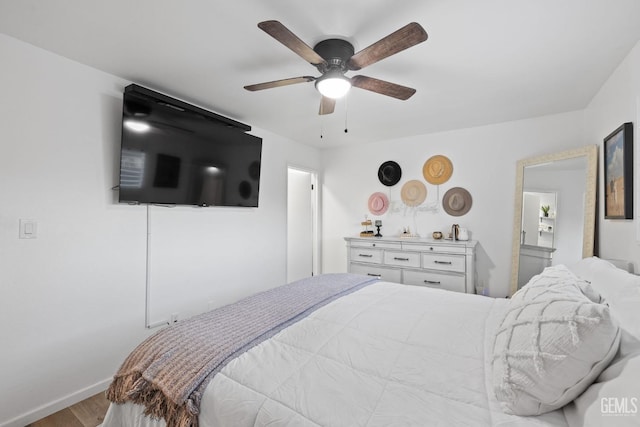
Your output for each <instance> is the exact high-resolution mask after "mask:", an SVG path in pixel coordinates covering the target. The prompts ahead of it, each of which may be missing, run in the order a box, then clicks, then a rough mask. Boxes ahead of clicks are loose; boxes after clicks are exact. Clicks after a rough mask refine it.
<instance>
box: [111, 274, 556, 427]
mask: <svg viewBox="0 0 640 427" xmlns="http://www.w3.org/2000/svg"><path fill="white" fill-rule="evenodd" d="M505 304H506V300H501V299H493V298H487V297H481V296H477V295H467V294H460V293H455V292H448V291H441V290H434V289H428V288H421V287H414V286H405V285H398V284H393V283H385V282H380V283H376V284H374V285H371V286H367V287H365V288H363V289H361V290H359V291H357V292H355V293H353V294H350V295H347V296H345V297H342V298H340V299H338V300H337V301H334V302H332V303H330V304H328V305H327V306H325V307H323V308H321V309H319V310H317V311H316V312H314V313H312V314H311V315H309V316H308V317H307V318H305V319H303V320H301V321H300V322H298V323H296V324H294V325H292V326H290V327H289V328H287V329H285V330H283V331H282V332H280V333H279V334H278V335H276V336H274V337H273V338H271V339H269V340H268V341H265V342H263V343H262V344H260V345H258V346H256V347H254V348H253V349H251V350H249V351H248V352H246V353H245V354H243V355H241V356H239V357H238V358H236V359H235V360H233V361H232V362H230V363H229V364H228V365H227V366H226V367H225V368H224V369H223V370H222V371H221V372H220V373H219V374H217V375H216V376H215V377H214V379H213V380H212V381H211V383H210V384H209V386H208V387H207V389H206V391H205V394H204V397H203V399H202V405H201V413H200V417H199V420H200V426H201V427H221V426H233V427H240V426H349V427H353V426H370V427H373V426H395V425H398V426H436V425H442V426H474V427H477V426H529V425H539V426H550V425H553V426H564V425H566V422H565V419H564V416H563V414H562V412H561V411H555V412H552V413H549V414H545V415H543V416H539V417H517V416H512V415H506V414H504V413H502V411H501V410H500V407H499V404H498V403H497V402H496V400H495V397H494V395H493V391H492V385H491V372H490V369H491V347H492V344H493V337H494V330H495V328H496V325H497V323H498V322H499V321H500V320H501V319H502V317H501V316H502V312H503V309H504V306H505ZM142 409H143V408H142V407H140V406H137V405H133V404H125V405H111V407H110V408H109V411H108V413H107V416H106V418H105V421H104V423H103V427H115V426H132V427H133V426H135V427H151V426H164V422H163V421H157V420H150V419H148V418H146V417H143V416H142V415H141V413H142Z"/></svg>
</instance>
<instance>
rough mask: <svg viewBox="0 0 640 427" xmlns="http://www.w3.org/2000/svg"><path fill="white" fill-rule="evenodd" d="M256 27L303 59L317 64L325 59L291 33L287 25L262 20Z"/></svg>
mask: <svg viewBox="0 0 640 427" xmlns="http://www.w3.org/2000/svg"><path fill="white" fill-rule="evenodd" d="M258 27H259V28H260V29H261V30H262V31H264V32H265V33H267V34H269V35H270V36H271V37H273V38H274V39H276V40H278V41H279V42H280V43H282V44H283V45H285V46H286V47H288V48H289V49H291V50H292V51H294V52H295V53H297V54H298V56H300V57H302V59H304V60H305V61H307V62H309V63H311V64H313V65H319V64H323V63H325V62H326V61H325V60H324V58H323V57H321V56H320V55H318V54H317V53H316V51H314V50H313V49H311V47H309V45H307V44H306V43H305V42H303V41H302V40H300V39H299V38H298V36H296V35H295V34H293V33H292V32H291V31H290V30H289V29H288V28H287V27H285V26H284V25H282V24H281V23H280V22H279V21H264V22H260V23H259V24H258Z"/></svg>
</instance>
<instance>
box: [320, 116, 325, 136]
mask: <svg viewBox="0 0 640 427" xmlns="http://www.w3.org/2000/svg"><path fill="white" fill-rule="evenodd" d="M323 124H324V117H322V116H320V139H322V137H323V136H324V135H323V134H324V130H323V127H324V126H323Z"/></svg>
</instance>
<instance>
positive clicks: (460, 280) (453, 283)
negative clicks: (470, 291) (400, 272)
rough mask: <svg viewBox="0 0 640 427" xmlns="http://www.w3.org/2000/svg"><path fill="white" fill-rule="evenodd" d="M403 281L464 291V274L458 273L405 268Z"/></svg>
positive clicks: (407, 283) (416, 284) (408, 283)
mask: <svg viewBox="0 0 640 427" xmlns="http://www.w3.org/2000/svg"><path fill="white" fill-rule="evenodd" d="M403 283H404V284H405V285H415V286H427V287H430V288H438V289H445V290H447V291H455V292H465V276H463V275H458V274H447V273H438V272H428V271H412V270H405V271H404V280H403Z"/></svg>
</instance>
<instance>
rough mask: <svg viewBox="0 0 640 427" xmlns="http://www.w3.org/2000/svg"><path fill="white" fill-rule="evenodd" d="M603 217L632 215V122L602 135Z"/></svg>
mask: <svg viewBox="0 0 640 427" xmlns="http://www.w3.org/2000/svg"><path fill="white" fill-rule="evenodd" d="M604 196H605V199H604V217H605V218H606V219H633V124H632V123H624V124H623V125H622V126H620V127H619V128H618V129H616V130H614V131H613V132H612V133H611V134H610V135H609V136H607V137H606V138H605V139H604Z"/></svg>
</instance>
